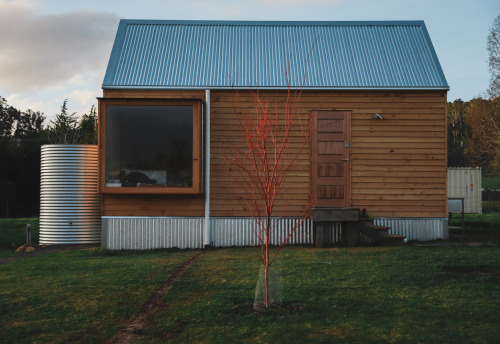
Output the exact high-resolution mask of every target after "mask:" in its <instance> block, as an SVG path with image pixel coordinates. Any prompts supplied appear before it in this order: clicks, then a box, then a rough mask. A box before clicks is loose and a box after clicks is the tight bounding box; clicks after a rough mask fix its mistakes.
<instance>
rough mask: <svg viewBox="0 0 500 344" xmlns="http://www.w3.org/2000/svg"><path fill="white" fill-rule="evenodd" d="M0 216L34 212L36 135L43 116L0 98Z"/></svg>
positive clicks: (37, 179)
mask: <svg viewBox="0 0 500 344" xmlns="http://www.w3.org/2000/svg"><path fill="white" fill-rule="evenodd" d="M0 99H1V101H0V103H1V110H0V111H1V112H2V114H1V115H0V116H1V117H2V120H5V121H2V137H1V138H0V166H2V168H1V169H0V216H14V217H15V216H33V215H35V216H36V215H38V209H39V200H40V145H41V141H40V137H41V135H42V133H43V121H44V120H45V118H44V116H43V115H42V114H41V113H40V112H34V111H32V110H27V111H26V112H20V111H19V110H17V109H15V108H14V107H12V106H9V105H8V104H7V102H6V100H5V99H3V98H0Z"/></svg>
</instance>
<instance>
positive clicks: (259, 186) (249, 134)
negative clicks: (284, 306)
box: [222, 73, 310, 308]
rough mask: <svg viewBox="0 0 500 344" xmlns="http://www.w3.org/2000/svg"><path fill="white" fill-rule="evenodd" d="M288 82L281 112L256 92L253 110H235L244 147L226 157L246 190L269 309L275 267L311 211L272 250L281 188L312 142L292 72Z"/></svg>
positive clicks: (244, 195)
mask: <svg viewBox="0 0 500 344" xmlns="http://www.w3.org/2000/svg"><path fill="white" fill-rule="evenodd" d="M287 82H288V92H287V96H286V102H285V104H284V105H281V106H280V107H279V106H278V104H273V105H272V104H269V103H268V101H267V100H264V98H263V97H261V95H260V93H259V91H257V90H251V91H250V93H251V94H252V96H253V106H252V108H251V110H249V111H248V112H247V110H246V109H244V108H238V106H236V105H235V111H236V113H238V114H239V123H240V128H241V133H242V136H243V137H244V141H245V146H244V147H233V148H232V149H230V150H229V149H228V150H226V151H223V152H222V154H223V156H224V165H225V166H226V170H227V172H228V174H229V175H231V176H232V177H233V178H232V179H233V182H235V183H237V184H238V186H239V187H240V188H241V190H242V196H241V197H240V201H241V202H242V204H243V206H244V208H245V209H246V210H247V211H248V212H249V213H250V214H251V216H252V218H253V219H254V223H255V235H256V237H257V240H258V243H259V248H260V250H259V259H260V262H261V263H262V265H263V266H264V283H265V296H264V297H265V300H264V303H265V307H266V308H267V307H268V306H269V270H270V268H271V265H272V264H273V262H274V261H275V259H276V255H277V254H278V253H279V252H280V251H281V250H282V249H283V248H284V246H285V245H286V244H287V243H288V241H289V240H290V238H292V236H293V234H294V233H295V231H296V230H297V228H299V227H300V225H301V224H302V223H303V222H304V220H305V219H306V217H307V216H308V214H309V210H310V204H308V205H307V207H305V208H304V212H303V213H301V214H298V215H299V216H298V218H297V220H296V222H295V223H294V225H293V226H292V227H291V228H289V229H288V234H287V236H286V237H285V239H284V240H283V241H282V242H281V243H279V244H278V245H277V246H276V247H274V248H273V247H272V243H271V238H272V237H273V232H274V231H275V230H276V228H277V226H278V224H279V221H280V220H281V219H282V218H283V210H282V209H281V210H277V204H278V203H279V201H280V200H279V199H280V197H281V198H282V197H283V191H282V186H283V185H284V183H285V180H286V179H287V176H288V175H289V174H290V172H291V171H293V169H294V166H295V165H296V164H297V162H298V158H299V155H300V154H301V153H303V152H304V149H305V148H306V147H308V146H307V144H308V142H309V138H310V128H309V123H308V122H307V123H305V121H303V120H301V119H300V116H299V114H298V105H299V101H300V97H301V93H302V90H301V89H299V90H295V91H293V90H292V89H291V88H290V79H289V73H287ZM236 102H238V93H237V94H236ZM297 128H300V131H301V135H300V138H299V142H297V139H294V143H293V147H291V145H290V143H291V134H292V130H297Z"/></svg>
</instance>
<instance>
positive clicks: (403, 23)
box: [120, 19, 425, 27]
mask: <svg viewBox="0 0 500 344" xmlns="http://www.w3.org/2000/svg"><path fill="white" fill-rule="evenodd" d="M120 23H121V24H122V23H123V24H137V25H141V24H142V25H148V24H149V25H160V24H162V25H192V26H196V25H209V26H210V25H214V26H423V27H425V22H424V21H423V20H366V21H364V20H360V21H287V20H283V21H280V20H276V21H274V20H271V21H258V20H168V19H120Z"/></svg>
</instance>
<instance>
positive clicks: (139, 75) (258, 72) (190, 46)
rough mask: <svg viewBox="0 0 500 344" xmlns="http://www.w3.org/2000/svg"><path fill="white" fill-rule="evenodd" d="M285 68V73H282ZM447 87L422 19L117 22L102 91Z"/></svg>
mask: <svg viewBox="0 0 500 344" xmlns="http://www.w3.org/2000/svg"><path fill="white" fill-rule="evenodd" d="M287 66H288V67H287ZM287 69H289V71H290V81H291V86H294V87H299V86H304V88H319V89H364V88H375V89H406V88H408V89H448V84H447V82H446V79H445V77H444V74H443V71H442V69H441V66H440V64H439V61H438V59H437V56H436V53H435V51H434V48H433V46H432V43H431V40H430V38H429V35H428V33H427V30H426V28H425V24H424V23H423V22H422V21H403V22H244V21H243V22H224V21H143V20H122V21H121V22H120V25H119V28H118V32H117V36H116V39H115V43H114V46H113V50H112V53H111V57H110V61H109V64H108V69H107V71H106V75H105V78H104V82H103V88H127V87H131V88H186V89H190V88H200V89H203V88H242V87H243V88H246V87H249V86H253V87H262V88H286V87H287V83H286V71H287Z"/></svg>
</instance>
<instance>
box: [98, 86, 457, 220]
mask: <svg viewBox="0 0 500 344" xmlns="http://www.w3.org/2000/svg"><path fill="white" fill-rule="evenodd" d="M104 96H105V97H114V98H119V97H125V98H166V99H169V98H186V99H202V100H205V99H204V97H205V95H204V92H203V91H168V90H144V91H122V90H105V93H104ZM286 96H287V94H286V91H282V92H278V91H261V92H260V97H261V99H262V100H263V101H268V102H269V104H270V105H271V106H272V107H274V106H275V104H276V106H277V109H278V111H283V107H284V104H285V103H286ZM241 108H244V109H246V111H247V112H248V113H252V111H253V110H252V109H253V108H254V102H253V97H252V95H251V94H250V93H249V92H248V91H242V92H240V93H239V96H238V99H235V92H234V91H217V90H212V91H211V157H212V158H211V206H210V211H211V216H247V215H248V214H247V213H246V212H245V211H244V210H243V207H242V204H241V202H240V197H241V196H242V193H241V188H240V186H239V185H238V184H237V183H235V182H234V181H233V180H232V179H231V178H229V177H228V176H227V175H226V173H225V172H224V165H223V154H222V153H221V152H226V153H227V152H229V151H230V149H231V147H234V146H241V145H244V137H243V134H242V132H241V129H240V126H239V122H238V117H237V115H236V114H235V113H236V112H237V111H239V110H238V109H241ZM235 109H236V110H235ZM299 109H300V110H299V112H300V116H299V117H300V118H301V119H303V120H305V122H306V123H308V121H309V119H310V115H311V112H312V111H314V110H345V111H350V113H351V142H350V154H351V156H350V163H351V166H350V167H351V206H352V207H356V208H366V209H367V211H368V213H369V214H370V215H371V216H376V217H446V216H447V213H446V211H447V210H446V206H447V182H446V92H445V91H419V92H417V91H407V92H403V91H402V92H395V91H352V92H344V91H304V92H303V94H302V98H301V100H300V104H299ZM375 113H379V114H381V115H382V116H383V118H384V119H383V120H376V119H374V118H373V115H374V114H375ZM301 135H302V131H301V130H300V126H299V125H296V126H295V127H294V130H293V131H292V137H291V142H292V143H291V148H292V151H293V150H297V149H298V147H299V146H300V144H301V142H302V136H301ZM310 152H311V148H310V146H309V144H308V145H307V146H306V147H305V149H304V151H303V153H302V154H300V156H299V158H298V160H297V163H296V164H295V167H294V169H293V171H292V172H291V173H290V175H289V178H288V180H287V181H286V183H285V184H284V185H283V191H284V193H283V194H282V195H280V197H279V199H280V202H279V203H278V206H277V208H276V210H277V211H278V214H275V215H280V214H283V215H285V216H297V215H299V214H300V213H301V212H302V210H303V209H304V208H307V206H308V205H309V203H310V197H311V155H310ZM102 211H103V215H104V216H203V213H204V195H202V194H200V195H118V194H116V195H109V194H108V195H103V207H102Z"/></svg>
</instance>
